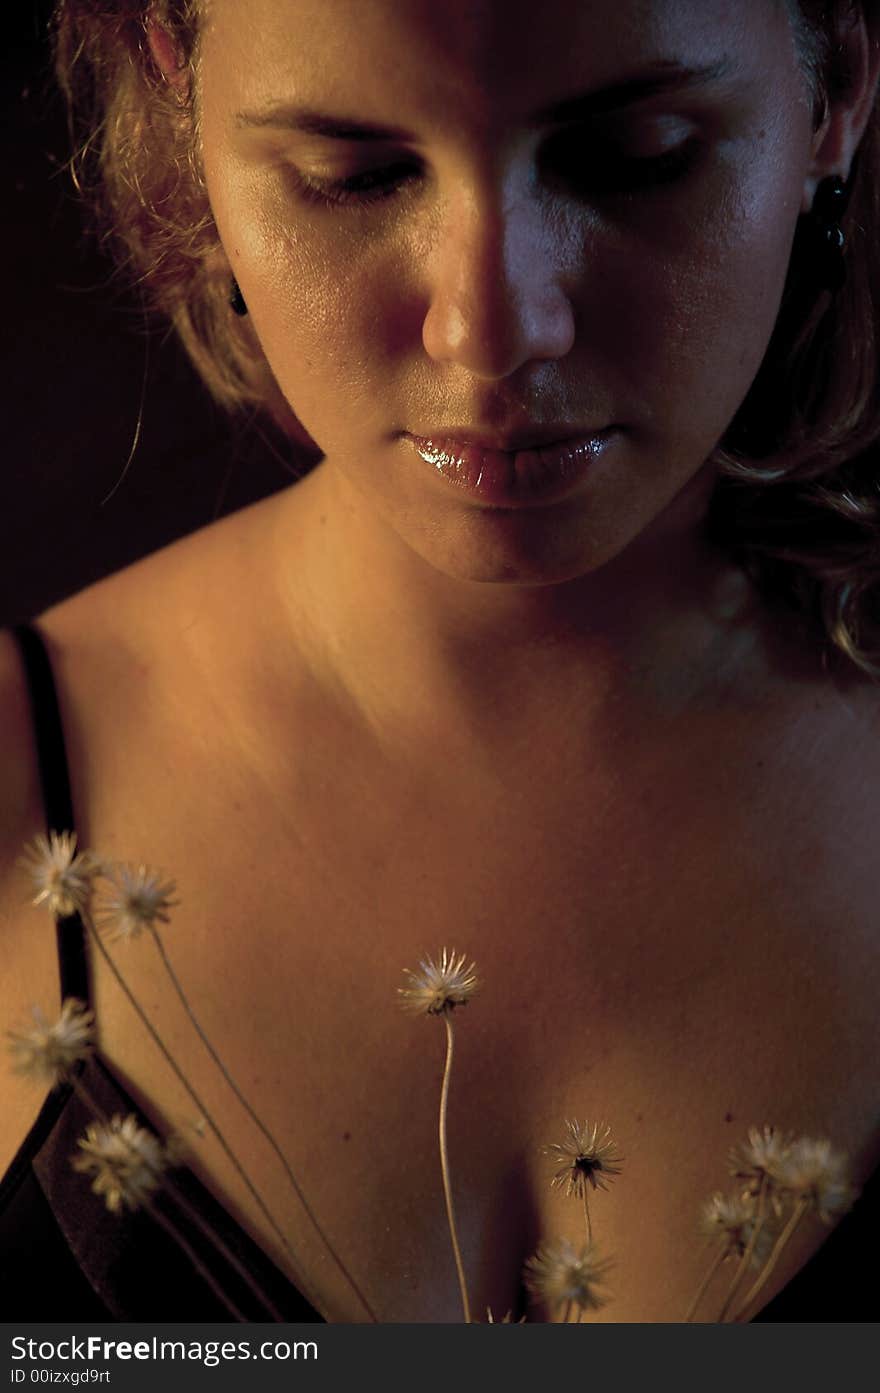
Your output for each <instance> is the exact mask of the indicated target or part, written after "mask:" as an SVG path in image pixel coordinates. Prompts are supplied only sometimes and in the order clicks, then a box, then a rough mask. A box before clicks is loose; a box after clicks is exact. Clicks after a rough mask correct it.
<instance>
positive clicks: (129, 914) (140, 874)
mask: <svg viewBox="0 0 880 1393" xmlns="http://www.w3.org/2000/svg"><path fill="white" fill-rule="evenodd" d="M105 876H106V878H107V880H108V881H109V882H110V884H111V885H112V886H113V889H112V890H110V891H105V892H104V893H103V894H102V896H101V904H100V914H99V923H100V926H101V928H102V929H110V930H111V933H112V935H113V937H115V938H137V937H138V935H139V934H141V933H142V932H143V931H144V929H154V928H155V926H156V924H157V923H163V924H167V923H168V922H169V914H168V911H169V910H170V909H173V908H174V906H175V905H176V904H177V903H178V901H177V900H174V899H172V898H171V897H172V895H173V894H174V893H175V891H176V888H177V887H176V886H175V884H174V881H173V880H167V881H163V880H162V879H161V874H160V873H159V872H158V871H154V870H151V869H150V868H149V866H144V865H140V866H133V865H131V864H129V863H127V862H118V863H117V862H114V863H113V864H112V865H111V866H108V867H107V870H106V871H105Z"/></svg>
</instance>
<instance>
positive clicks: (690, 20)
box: [203, 0, 793, 123]
mask: <svg viewBox="0 0 880 1393" xmlns="http://www.w3.org/2000/svg"><path fill="white" fill-rule="evenodd" d="M792 54H793V41H792V37H791V32H790V24H789V20H788V16H787V13H786V6H785V0H735V3H734V0H442V3H438V0H210V9H209V22H208V24H207V26H206V32H205V41H204V45H203V59H204V68H203V77H204V79H205V80H206V81H207V83H208V85H209V86H213V87H214V88H215V92H214V95H215V96H217V95H218V92H217V89H218V88H219V89H220V93H219V95H220V96H221V102H222V104H223V105H225V104H226V103H227V102H230V103H234V106H235V108H236V110H238V109H247V110H268V109H271V107H272V104H273V103H275V102H278V103H283V102H291V101H297V102H301V103H303V104H304V105H306V106H311V105H321V106H324V107H329V108H330V109H333V108H335V109H338V110H341V111H344V110H345V109H346V108H349V109H353V108H354V107H355V106H356V107H357V109H358V110H364V111H367V112H369V111H373V110H375V112H376V113H377V114H378V113H381V116H382V118H383V119H384V118H387V116H388V113H389V108H391V107H394V106H396V105H401V106H405V107H406V110H407V113H408V115H418V116H419V118H424V119H429V120H432V121H436V119H437V118H438V117H440V116H442V115H443V112H444V111H446V112H447V114H448V115H450V116H452V117H453V118H454V112H455V110H456V109H457V108H459V107H460V110H461V115H462V117H463V118H465V117H467V116H472V117H473V119H475V120H479V119H488V118H489V117H490V116H497V117H499V118H500V119H504V120H507V119H508V118H510V119H519V117H520V116H521V115H522V114H525V113H531V112H532V111H536V110H540V109H541V108H542V106H544V105H547V104H552V103H553V102H556V101H559V100H560V99H562V98H563V97H564V96H565V95H567V93H568V92H569V91H571V92H575V91H579V90H585V89H589V88H592V87H595V88H596V89H601V88H602V87H603V86H604V85H606V84H613V83H615V82H617V81H620V80H622V79H624V78H627V77H629V76H630V75H633V74H637V73H638V71H639V69H640V68H642V67H660V66H662V65H663V64H669V65H670V66H673V65H679V66H682V67H694V68H697V69H701V68H718V69H719V70H720V69H725V70H726V73H727V74H728V75H729V76H731V77H734V78H735V77H736V75H737V74H739V75H740V76H743V77H745V78H746V79H747V78H748V77H749V76H751V77H752V78H753V79H755V78H760V79H761V80H766V79H767V78H768V77H770V75H771V74H772V73H773V70H774V66H776V65H779V64H780V63H783V64H785V65H786V66H787V67H790V66H791V62H792ZM401 120H402V121H403V122H404V123H405V118H404V117H403V115H402V114H401Z"/></svg>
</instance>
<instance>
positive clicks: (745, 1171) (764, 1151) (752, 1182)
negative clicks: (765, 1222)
mask: <svg viewBox="0 0 880 1393" xmlns="http://www.w3.org/2000/svg"><path fill="white" fill-rule="evenodd" d="M793 1135H794V1134H793V1133H792V1132H781V1131H779V1129H778V1128H777V1127H767V1126H764V1127H750V1128H749V1130H748V1135H747V1140H746V1141H744V1142H739V1143H738V1144H737V1145H736V1146H732V1147H731V1148H730V1151H729V1152H728V1170H729V1172H730V1174H731V1175H732V1176H734V1178H735V1179H737V1180H740V1181H742V1182H743V1190H742V1192H743V1194H745V1195H753V1196H757V1195H758V1194H759V1192H760V1191H761V1189H762V1188H763V1190H764V1194H765V1196H766V1198H767V1200H768V1201H769V1204H770V1207H771V1208H772V1209H773V1211H774V1213H776V1214H779V1213H780V1212H781V1210H782V1199H781V1196H780V1195H779V1194H778V1190H777V1184H776V1180H775V1178H774V1172H775V1168H776V1166H777V1165H778V1164H779V1162H780V1161H781V1160H782V1158H783V1157H784V1156H785V1155H786V1154H787V1152H788V1148H789V1147H790V1146H791V1142H792V1138H793Z"/></svg>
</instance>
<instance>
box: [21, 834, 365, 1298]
mask: <svg viewBox="0 0 880 1393" xmlns="http://www.w3.org/2000/svg"><path fill="white" fill-rule="evenodd" d="M76 841H77V839H76V834H75V833H73V832H60V833H59V832H55V831H52V832H50V833H49V835H48V836H45V835H43V834H40V835H38V836H37V837H35V838H34V839H33V840H32V841H31V842H30V843H29V844H28V845H27V846H26V848H25V850H24V853H23V855H22V856H21V858H20V863H21V865H22V867H23V868H24V869H25V870H26V871H27V873H28V875H29V876H30V879H31V882H32V885H33V888H34V891H35V893H34V895H33V897H32V903H33V904H35V905H43V906H44V907H45V908H46V909H47V910H48V911H49V912H50V913H51V914H52V915H53V916H54V917H56V918H61V919H65V918H68V917H69V916H71V915H73V914H78V915H79V916H80V917H81V919H82V923H83V925H84V927H85V929H86V931H87V933H88V935H89V940H90V942H91V943H92V945H93V946H94V947H95V948H96V949H97V951H98V953H99V954H100V955H101V957H102V958H103V960H104V962H105V963H106V965H107V967H108V969H109V971H110V972H111V974H112V976H113V977H114V978H115V980H116V982H117V983H118V985H119V986H120V988H121V989H122V991H123V993H124V995H125V996H126V998H127V999H128V1001H129V1003H130V1005H131V1007H132V1009H133V1010H134V1011H135V1013H136V1015H137V1016H138V1018H139V1019H140V1021H141V1022H142V1024H143V1025H144V1026H145V1027H146V1029H147V1031H148V1033H149V1034H150V1036H151V1038H152V1039H153V1041H154V1043H155V1044H156V1046H157V1048H158V1049H159V1051H160V1053H161V1054H162V1056H163V1058H164V1059H165V1061H166V1063H167V1064H168V1066H169V1068H170V1069H171V1071H172V1072H173V1073H174V1075H175V1076H176V1078H177V1079H178V1081H179V1082H180V1083H181V1084H182V1085H183V1087H184V1089H185V1090H186V1092H187V1094H188V1095H189V1097H190V1099H191V1101H192V1102H193V1104H194V1105H195V1108H196V1110H197V1113H198V1115H199V1117H200V1126H202V1129H203V1130H209V1131H211V1132H212V1133H213V1134H214V1136H215V1137H216V1139H217V1141H218V1142H219V1144H220V1146H221V1148H222V1149H223V1151H224V1152H225V1153H226V1155H227V1157H228V1159H229V1161H230V1162H231V1163H232V1166H233V1168H234V1169H235V1171H236V1173H237V1174H238V1176H239V1178H240V1179H241V1181H242V1183H243V1184H244V1186H245V1187H246V1189H247V1190H248V1191H249V1193H250V1194H251V1196H252V1198H253V1199H254V1201H255V1202H256V1204H257V1206H258V1207H259V1209H260V1210H261V1212H262V1213H263V1215H264V1217H265V1218H266V1220H267V1221H268V1223H269V1224H270V1226H271V1228H272V1230H273V1232H274V1233H275V1235H276V1237H277V1238H278V1239H279V1241H280V1242H281V1244H282V1246H283V1248H284V1250H285V1252H286V1253H287V1256H288V1259H289V1264H290V1268H291V1272H292V1275H293V1277H294V1279H295V1280H301V1278H299V1274H298V1270H297V1261H296V1255H295V1253H294V1250H293V1248H292V1246H291V1244H290V1241H289V1239H288V1237H287V1235H286V1233H285V1231H284V1229H283V1227H282V1225H281V1223H280V1222H279V1219H278V1218H277V1217H276V1215H275V1214H273V1213H272V1211H271V1209H270V1208H269V1206H268V1205H267V1203H266V1201H265V1199H264V1198H263V1196H262V1194H261V1193H260V1192H259V1191H258V1190H257V1188H256V1186H255V1185H254V1183H253V1181H252V1180H251V1178H250V1176H249V1174H248V1172H247V1170H246V1169H245V1167H244V1165H243V1163H242V1161H241V1159H240V1157H239V1156H238V1155H237V1153H236V1152H235V1150H234V1149H233V1147H232V1146H231V1145H230V1143H229V1141H228V1140H227V1138H226V1136H225V1135H224V1133H223V1132H222V1131H221V1129H220V1127H219V1126H218V1125H217V1122H216V1121H215V1119H214V1117H213V1116H212V1114H211V1113H210V1112H209V1110H208V1109H207V1107H206V1106H205V1104H204V1102H203V1101H202V1099H201V1097H200V1096H199V1094H198V1093H197V1092H196V1090H195V1089H194V1088H193V1086H192V1084H191V1083H190V1080H189V1079H188V1078H187V1076H186V1075H185V1074H184V1072H183V1071H182V1070H181V1068H180V1066H179V1065H178V1063H177V1061H176V1060H175V1058H174V1056H173V1055H172V1053H171V1051H170V1050H169V1049H168V1047H167V1046H166V1044H165V1042H164V1041H163V1040H162V1038H161V1036H160V1035H159V1033H158V1031H157V1030H156V1028H155V1026H154V1025H153V1023H152V1021H151V1019H150V1017H149V1015H148V1014H147V1012H146V1011H145V1009H144V1007H143V1006H142V1005H141V1003H140V1001H139V1000H138V998H137V996H136V995H135V993H134V992H133V991H132V989H131V987H130V985H129V983H128V980H127V978H126V977H125V975H124V974H123V972H122V971H121V969H120V968H119V966H118V964H117V963H116V961H115V958H114V957H113V956H112V954H111V952H110V950H109V948H108V947H107V942H110V943H119V942H120V941H131V940H134V939H137V938H139V937H141V935H144V934H145V935H147V936H148V937H149V938H151V939H152V941H153V943H154V945H155V948H156V951H157V952H158V954H159V956H160V959H161V961H162V964H163V966H164V969H165V972H166V974H167V977H168V980H169V982H170V984H171V986H172V987H173V989H174V991H175V993H176V994H177V996H178V998H179V999H180V1002H181V1004H182V1006H183V1008H184V1010H185V1012H186V1014H187V1016H188V1018H189V1021H190V1024H191V1025H192V1028H193V1029H194V1031H195V1032H196V1034H197V1035H198V1037H199V1039H200V1040H201V1042H202V1044H203V1046H204V1048H205V1049H206V1050H207V1052H208V1054H209V1055H210V1057H211V1059H212V1061H213V1063H214V1064H215V1066H216V1067H217V1069H218V1070H219V1072H220V1075H221V1077H222V1078H223V1080H224V1081H225V1083H226V1084H227V1086H228V1087H229V1089H230V1090H231V1091H232V1093H233V1094H234V1095H235V1097H236V1098H237V1100H238V1102H239V1103H240V1104H241V1105H242V1106H243V1107H244V1109H245V1111H246V1112H247V1113H248V1115H249V1116H250V1117H251V1119H252V1121H253V1122H254V1123H255V1124H256V1126H257V1127H258V1129H259V1131H260V1132H261V1134H262V1135H263V1137H264V1139H265V1140H266V1142H267V1144H268V1145H269V1146H270V1148H271V1149H272V1151H273V1152H274V1154H275V1156H276V1158H277V1160H278V1161H279V1162H280V1163H281V1165H282V1167H283V1169H284V1172H285V1175H286V1177H287V1180H288V1181H289V1183H290V1186H291V1189H292V1190H293V1193H294V1195H295V1196H296V1199H297V1200H298V1202H299V1204H300V1205H301V1207H302V1209H303V1210H304V1212H305V1214H306V1217H307V1218H308V1220H309V1221H310V1222H311V1224H312V1225H313V1226H314V1228H315V1230H316V1231H317V1233H318V1235H319V1237H320V1239H321V1241H322V1242H323V1244H324V1246H325V1247H326V1249H327V1250H328V1252H329V1253H330V1255H331V1257H332V1258H333V1259H334V1261H335V1262H336V1263H337V1265H338V1266H339V1268H340V1270H341V1272H342V1273H343V1276H344V1277H345V1278H346V1280H347V1281H348V1282H349V1283H350V1285H351V1287H352V1288H353V1290H354V1291H355V1293H356V1295H357V1297H358V1299H359V1300H360V1301H361V1303H362V1305H363V1307H364V1309H365V1311H366V1313H367V1316H368V1318H369V1319H370V1320H372V1321H375V1319H376V1317H375V1314H374V1312H373V1310H372V1308H371V1307H370V1305H369V1302H368V1301H367V1299H366V1297H364V1295H363V1293H362V1292H361V1290H360V1287H359V1286H358V1285H357V1283H356V1282H355V1280H354V1278H353V1277H352V1276H351V1274H350V1273H349V1271H348V1269H347V1268H346V1267H345V1265H344V1263H343V1262H342V1260H341V1259H340V1258H339V1256H338V1254H337V1253H336V1251H335V1249H334V1248H333V1246H332V1245H331V1243H330V1242H329V1240H328V1238H327V1236H326V1234H325V1233H324V1230H323V1229H322V1228H321V1225H320V1224H319V1222H318V1220H317V1218H316V1217H315V1215H314V1213H313V1211H312V1209H311V1207H310V1205H309V1204H308V1201H307V1200H306V1197H305V1195H304V1194H303V1192H302V1189H301V1187H300V1185H299V1183H298V1181H297V1179H296V1176H295V1174H294V1172H293V1169H292V1167H291V1166H290V1163H289V1161H288V1160H287V1157H286V1156H285V1154H284V1152H283V1151H282V1150H281V1148H280V1146H279V1145H278V1143H277V1141H276V1140H275V1138H274V1137H273V1136H272V1134H271V1132H270V1131H269V1130H268V1128H267V1127H266V1125H265V1123H264V1122H263V1121H262V1119H261V1118H260V1117H259V1116H258V1115H257V1113H256V1112H255V1111H254V1109H253V1108H252V1106H251V1104H250V1102H249V1101H248V1099H247V1097H246V1096H245V1094H244V1093H243V1092H242V1090H241V1089H240V1088H239V1087H238V1085H237V1083H236V1082H235V1080H234V1079H233V1077H232V1076H231V1074H230V1072H229V1070H228V1069H227V1068H226V1065H225V1064H224V1062H223V1060H222V1059H221V1057H220V1055H219V1053H218V1052H217V1050H216V1049H215V1047H214V1045H213V1044H212V1042H211V1041H210V1039H209V1038H208V1036H207V1035H206V1034H205V1032H204V1030H203V1029H202V1027H201V1025H200V1023H199V1020H198V1018H197V1016H196V1014H195V1012H194V1010H193V1007H192V1004H191V1002H190V1000H189V997H188V995H187V993H186V991H185V990H184V988H183V986H182V984H181V982H180V980H179V978H178V977H177V974H176V972H175V971H174V968H173V965H172V963H171V960H170V958H169V956H168V953H167V951H166V949H165V945H164V943H163V941H162V937H161V935H160V928H159V926H160V925H162V924H167V923H169V922H170V914H169V911H170V910H171V909H172V908H173V907H174V906H175V905H176V904H177V903H178V901H177V900H176V899H174V895H175V892H176V886H175V884H174V882H173V881H170V880H166V879H164V878H163V877H162V875H161V874H160V873H159V872H157V871H155V870H152V869H151V868H150V867H148V866H146V865H144V864H142V863H141V864H138V865H134V864H132V863H128V862H125V863H116V862H112V861H109V860H106V859H104V858H102V857H99V856H97V855H96V854H95V853H93V852H91V851H86V852H77V850H76ZM105 940H107V942H105ZM92 1025H93V1015H92V1012H91V1011H87V1010H86V1009H85V1007H84V1006H83V1004H82V1003H80V1002H75V1001H72V1000H68V1001H65V1002H64V1003H63V1005H62V1010H61V1016H60V1018H59V1019H58V1021H56V1022H55V1023H54V1024H52V1025H50V1024H49V1023H48V1022H47V1021H46V1019H45V1017H44V1016H43V1014H42V1012H40V1011H39V1010H38V1009H37V1008H34V1026H33V1027H32V1028H30V1029H20V1030H16V1031H12V1032H9V1036H10V1049H11V1052H12V1054H13V1064H14V1067H15V1068H16V1069H18V1071H19V1072H25V1073H27V1074H29V1075H30V1076H31V1077H34V1078H38V1079H41V1080H43V1081H48V1082H51V1083H52V1084H53V1085H59V1084H68V1085H69V1086H70V1087H72V1088H73V1089H74V1091H75V1092H76V1093H77V1094H78V1095H79V1096H80V1098H82V1100H83V1101H84V1102H85V1103H86V1104H87V1105H88V1107H89V1109H90V1111H91V1112H92V1113H93V1115H94V1118H95V1121H94V1122H93V1123H92V1124H90V1126H89V1127H88V1128H87V1131H86V1135H85V1137H84V1138H82V1139H81V1140H80V1142H79V1147H80V1151H79V1152H78V1153H77V1154H76V1155H75V1157H74V1158H72V1159H73V1164H74V1167H75V1169H76V1170H78V1171H81V1172H83V1173H85V1174H92V1175H93V1176H94V1182H93V1185H92V1189H93V1190H94V1191H95V1193H96V1194H100V1195H102V1196H103V1197H104V1199H105V1202H106V1204H107V1206H108V1208H109V1209H111V1210H112V1211H113V1212H115V1213H119V1212H121V1210H122V1209H123V1208H128V1209H136V1208H139V1207H141V1206H144V1207H146V1208H148V1209H149V1210H150V1212H151V1214H152V1215H153V1216H154V1217H155V1219H156V1220H157V1222H158V1223H160V1224H161V1226H162V1227H163V1228H165V1229H166V1231H168V1232H169V1233H170V1234H171V1236H172V1237H173V1238H174V1239H175V1241H176V1242H177V1243H178V1245H179V1246H180V1247H181V1249H182V1250H183V1251H184V1252H185V1253H186V1254H187V1256H188V1257H189V1258H190V1260H191V1261H192V1262H193V1264H194V1266H195V1267H196V1268H197V1269H198V1270H199V1271H200V1272H201V1273H202V1275H203V1276H204V1277H205V1279H206V1280H207V1281H208V1283H209V1285H211V1286H212V1288H213V1289H214V1291H215V1294H216V1295H217V1296H218V1298H219V1299H220V1300H221V1301H222V1302H223V1304H224V1305H225V1306H226V1308H227V1309H228V1310H229V1312H230V1314H232V1315H233V1316H234V1317H235V1319H244V1317H242V1316H241V1313H240V1312H239V1311H238V1310H237V1308H236V1307H235V1306H234V1304H233V1303H232V1302H231V1301H230V1300H229V1298H228V1297H227V1295H226V1293H224V1292H223V1291H222V1290H221V1289H220V1288H219V1287H218V1285H217V1283H216V1281H215V1280H214V1278H213V1275H212V1273H211V1272H210V1271H208V1270H207V1269H206V1268H205V1267H204V1265H203V1264H202V1262H201V1261H200V1259H198V1258H197V1257H196V1255H195V1253H194V1252H193V1250H192V1248H191V1247H190V1245H189V1244H188V1242H187V1241H186V1240H185V1239H184V1237H183V1236H182V1234H181V1233H180V1232H179V1230H178V1229H177V1228H176V1225H175V1221H174V1219H173V1218H170V1217H169V1216H168V1215H167V1214H166V1213H165V1212H164V1211H162V1210H158V1209H156V1208H155V1206H153V1204H152V1201H151V1197H152V1195H153V1192H154V1191H155V1190H156V1189H157V1188H158V1187H159V1185H160V1184H161V1185H162V1186H163V1188H164V1190H165V1191H167V1192H168V1193H169V1194H170V1195H172V1197H173V1198H174V1201H175V1203H176V1205H177V1208H178V1209H179V1210H181V1211H183V1212H186V1213H187V1215H188V1217H189V1218H190V1219H191V1220H192V1221H193V1222H194V1223H196V1225H197V1226H198V1227H200V1228H202V1229H203V1231H205V1228H206V1226H205V1222H204V1221H203V1220H202V1219H201V1217H200V1216H199V1215H198V1214H197V1213H196V1212H195V1211H194V1210H193V1209H192V1206H191V1205H190V1204H189V1202H188V1201H187V1200H186V1199H185V1198H184V1196H183V1195H182V1194H181V1192H180V1191H179V1189H177V1187H175V1186H174V1185H173V1182H172V1181H171V1180H170V1179H169V1176H168V1168H169V1167H170V1166H171V1165H173V1164H174V1163H175V1161H176V1160H177V1158H178V1154H179V1150H180V1148H179V1146H178V1144H177V1141H176V1139H172V1140H171V1141H169V1142H167V1143H165V1144H163V1143H161V1142H160V1141H159V1140H158V1138H156V1137H155V1136H153V1134H152V1133H151V1132H149V1131H147V1130H146V1129H145V1128H143V1127H141V1126H140V1125H139V1124H138V1122H137V1119H136V1118H134V1117H128V1118H121V1117H114V1118H111V1119H107V1118H105V1117H103V1116H102V1115H101V1112H100V1109H99V1108H98V1107H97V1105H96V1104H95V1103H94V1101H93V1099H92V1098H91V1097H90V1095H89V1093H88V1090H87V1088H86V1087H85V1085H84V1083H83V1081H82V1079H81V1078H80V1076H79V1075H80V1071H81V1067H82V1065H83V1064H84V1063H85V1062H86V1061H87V1059H88V1057H89V1055H90V1054H91V1052H92V1051H93V1049H94V1042H93V1039H92ZM207 1236H208V1237H209V1239H210V1240H211V1242H212V1243H213V1245H214V1247H215V1248H216V1249H217V1251H218V1252H222V1253H223V1255H224V1257H225V1258H226V1259H227V1260H228V1261H229V1262H230V1263H231V1265H232V1266H233V1267H234V1268H236V1270H237V1271H238V1272H239V1275H240V1276H241V1277H242V1278H243V1279H244V1280H245V1282H246V1283H247V1284H248V1285H249V1286H250V1287H251V1289H252V1290H253V1291H254V1292H255V1294H256V1295H257V1296H258V1298H259V1299H260V1301H261V1302H262V1304H263V1305H264V1306H265V1308H266V1310H267V1312H268V1314H269V1315H270V1316H271V1317H272V1318H273V1319H280V1316H279V1315H278V1312H277V1310H276V1308H275V1307H274V1305H273V1304H272V1302H271V1301H270V1300H269V1298H268V1297H267V1296H266V1295H265V1293H263V1292H262V1291H261V1290H260V1289H259V1287H258V1286H257V1284H256V1283H255V1282H254V1281H253V1278H252V1277H251V1276H250V1274H249V1273H248V1272H247V1270H246V1269H244V1267H243V1265H242V1263H241V1262H240V1260H239V1259H238V1257H237V1256H236V1254H234V1253H233V1252H232V1251H231V1250H230V1249H229V1248H228V1246H227V1245H226V1243H225V1242H224V1241H223V1240H222V1238H220V1236H219V1235H218V1234H216V1233H214V1232H213V1231H211V1232H208V1233H207Z"/></svg>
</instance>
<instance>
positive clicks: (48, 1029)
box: [7, 997, 95, 1088]
mask: <svg viewBox="0 0 880 1393" xmlns="http://www.w3.org/2000/svg"><path fill="white" fill-rule="evenodd" d="M31 1014H32V1015H33V1018H34V1024H33V1025H32V1026H31V1027H30V1028H29V1029H22V1030H10V1031H7V1035H8V1037H9V1049H10V1053H11V1054H12V1058H13V1064H12V1067H13V1069H14V1071H15V1072H16V1073H17V1074H25V1075H27V1076H28V1077H29V1078H33V1079H37V1080H38V1081H39V1082H40V1083H47V1084H49V1085H50V1086H51V1087H53V1088H54V1087H56V1086H57V1085H58V1084H61V1083H64V1082H65V1081H66V1080H67V1079H68V1078H70V1075H71V1071H72V1070H73V1068H74V1066H75V1065H77V1064H79V1063H80V1061H82V1060H86V1059H88V1057H89V1055H90V1054H91V1052H92V1048H93V1043H92V1026H93V1023H94V1019H95V1015H94V1012H93V1011H90V1010H88V1009H87V1007H86V1006H85V1004H84V1003H83V1002H81V1001H76V1000H75V999H74V998H73V997H68V998H67V999H66V1000H65V1002H64V1003H63V1005H62V1007H61V1015H60V1016H59V1017H58V1020H57V1021H55V1022H54V1023H53V1024H51V1025H50V1023H49V1021H48V1020H47V1019H46V1017H45V1016H44V1015H43V1013H42V1011H41V1010H40V1008H39V1007H38V1006H33V1007H32V1008H31Z"/></svg>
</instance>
